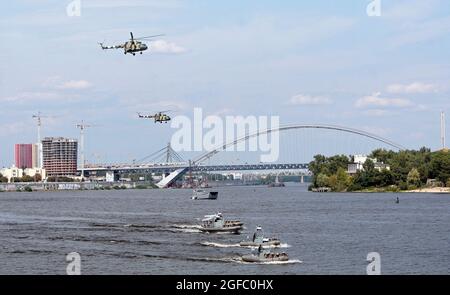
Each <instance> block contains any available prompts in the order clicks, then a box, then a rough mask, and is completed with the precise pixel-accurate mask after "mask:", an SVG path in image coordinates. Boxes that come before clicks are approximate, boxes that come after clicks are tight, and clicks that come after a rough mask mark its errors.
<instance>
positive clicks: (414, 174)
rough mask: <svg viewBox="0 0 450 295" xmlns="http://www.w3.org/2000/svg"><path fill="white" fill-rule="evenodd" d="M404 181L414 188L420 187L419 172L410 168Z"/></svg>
mask: <svg viewBox="0 0 450 295" xmlns="http://www.w3.org/2000/svg"><path fill="white" fill-rule="evenodd" d="M406 181H407V183H408V184H409V185H413V186H415V187H420V185H421V183H420V173H419V171H418V170H417V169H416V168H412V169H411V170H410V171H409V173H408V177H407V180H406Z"/></svg>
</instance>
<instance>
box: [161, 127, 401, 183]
mask: <svg viewBox="0 0 450 295" xmlns="http://www.w3.org/2000/svg"><path fill="white" fill-rule="evenodd" d="M294 129H327V130H335V131H341V132H347V133H352V134H356V135H360V136H363V137H367V138H370V139H373V140H376V141H379V142H382V143H384V144H386V145H389V146H391V147H393V148H395V149H398V150H404V149H405V148H404V147H403V146H402V145H400V144H398V143H395V142H393V141H391V140H389V139H386V138H383V137H381V136H378V135H376V134H373V133H369V132H366V131H363V130H359V129H355V128H349V127H343V126H337V125H320V124H289V125H282V126H279V127H277V128H270V129H266V130H261V131H258V132H255V133H252V134H248V135H245V136H243V137H241V138H238V139H236V140H233V141H231V142H228V143H224V144H221V145H219V146H217V147H216V148H215V149H213V150H211V151H208V152H206V153H205V154H203V155H200V156H199V157H197V158H194V159H193V160H191V161H190V165H189V166H188V167H182V168H179V169H177V170H175V171H173V172H172V173H170V174H169V175H168V176H167V177H165V178H164V179H162V180H161V181H160V182H159V183H157V186H158V187H161V188H162V187H167V186H169V185H170V184H171V183H173V182H174V181H176V180H177V179H178V178H179V177H181V176H182V175H183V174H184V173H186V172H187V171H189V169H191V167H192V166H197V165H199V164H201V163H202V162H204V161H206V160H208V159H210V158H211V157H212V156H214V155H216V154H218V153H220V152H221V151H224V150H225V149H226V148H228V147H230V146H233V145H236V144H238V143H240V142H242V141H246V140H248V139H250V138H253V137H258V136H260V135H263V134H269V133H273V132H281V131H286V130H294Z"/></svg>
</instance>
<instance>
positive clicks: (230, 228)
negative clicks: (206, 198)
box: [200, 212, 244, 234]
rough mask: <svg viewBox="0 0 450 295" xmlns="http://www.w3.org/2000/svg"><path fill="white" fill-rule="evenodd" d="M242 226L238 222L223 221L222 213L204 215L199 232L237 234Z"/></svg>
mask: <svg viewBox="0 0 450 295" xmlns="http://www.w3.org/2000/svg"><path fill="white" fill-rule="evenodd" d="M243 225H244V224H243V223H242V222H241V221H239V220H225V219H224V218H223V215H222V213H220V212H219V213H217V214H214V215H205V218H204V219H202V225H201V227H200V230H201V231H203V232H208V233H218V232H229V233H234V234H239V232H240V231H241V230H242V229H243Z"/></svg>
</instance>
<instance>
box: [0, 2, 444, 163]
mask: <svg viewBox="0 0 450 295" xmlns="http://www.w3.org/2000/svg"><path fill="white" fill-rule="evenodd" d="M70 2H71V1H60V0H58V1H56V0H49V1H46V0H41V1H36V0H18V1H3V2H2V3H1V4H0V6H1V9H0V15H1V20H0V39H1V40H2V41H1V42H0V167H1V166H9V165H10V164H11V163H12V162H13V144H14V143H18V142H33V141H35V139H36V127H35V122H34V121H33V119H32V118H31V116H32V114H33V113H36V112H37V111H38V110H40V111H42V112H43V113H45V114H48V115H53V116H54V117H53V118H49V119H46V120H45V121H44V123H43V124H44V126H43V135H44V136H67V137H75V138H76V137H78V134H79V133H78V130H77V129H76V128H75V124H76V123H77V122H79V121H80V120H82V119H83V120H85V121H87V122H89V123H92V124H97V125H100V126H99V127H96V128H92V129H90V130H88V132H87V137H86V140H87V144H86V155H87V158H88V159H91V160H93V158H95V157H97V158H98V159H99V161H111V162H113V161H117V162H125V161H130V159H133V158H141V157H143V156H145V155H148V154H150V153H151V152H153V151H156V150H158V149H159V148H160V147H161V146H162V145H164V143H165V142H168V141H169V140H170V137H171V134H172V133H173V132H174V131H175V130H174V129H171V128H170V126H159V125H155V124H153V123H151V122H149V121H145V120H138V119H136V112H137V111H149V112H150V111H158V110H164V109H168V108H169V109H174V110H176V113H175V114H174V115H177V114H180V115H181V114H182V115H188V116H190V115H191V114H192V110H193V108H194V107H202V108H203V109H204V113H205V114H220V115H280V116H282V117H281V123H282V124H287V123H326V124H336V125H343V126H348V127H354V128H360V129H364V130H366V131H369V132H372V133H376V134H378V135H381V136H384V137H387V138H390V139H393V140H395V141H397V142H399V143H401V144H403V145H404V146H406V147H408V148H419V147H421V146H428V147H431V148H432V149H437V148H438V147H439V112H440V111H441V110H444V111H446V112H447V113H448V114H450V58H449V54H448V52H450V37H449V36H450V6H449V5H448V2H447V1H438V0H431V1H420V0H417V1H414V0H409V1H406V0H405V1H403V0H390V1H387V0H381V16H379V17H369V16H367V14H366V6H367V4H368V3H369V2H370V1H366V0H353V1H283V2H281V1H261V0H258V1H220V2H219V1H200V0H197V1H177V0H166V1H152V0H150V1H140V0H131V1H123V0H117V1H106V0H81V16H79V17H69V16H67V14H66V5H68V4H69V3H70ZM130 31H133V32H134V34H135V35H136V36H145V35H153V34H161V33H164V34H166V36H165V37H164V38H161V39H156V42H155V43H150V46H151V49H150V51H149V52H145V53H144V54H143V55H142V56H141V55H139V56H135V57H133V56H128V55H127V56H125V55H124V54H123V53H122V52H121V51H120V50H117V51H108V52H105V51H102V50H101V49H100V48H99V46H98V44H97V42H103V41H104V42H105V43H107V44H115V43H120V42H121V41H123V40H125V39H127V38H128V34H129V32H130ZM448 121H450V119H449V120H448ZM447 126H448V124H447ZM447 129H449V130H450V128H449V127H448V128H447Z"/></svg>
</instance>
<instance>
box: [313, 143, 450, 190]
mask: <svg viewBox="0 0 450 295" xmlns="http://www.w3.org/2000/svg"><path fill="white" fill-rule="evenodd" d="M369 158H376V159H377V161H378V162H383V163H385V164H387V165H389V166H390V169H382V170H379V169H376V168H375V165H374V163H373V162H372V161H371V160H367V161H366V162H365V163H364V165H363V168H364V169H363V170H360V171H358V172H357V173H356V174H354V175H351V176H350V175H348V174H347V167H348V164H350V163H351V159H350V157H348V156H346V155H336V156H332V157H325V156H323V155H316V156H315V157H314V160H313V161H311V162H310V163H309V170H310V171H311V172H312V173H313V175H314V176H313V180H312V185H311V187H312V188H314V187H316V188H317V187H329V188H331V189H332V190H333V191H356V190H363V189H369V188H387V189H392V190H407V189H415V188H419V187H422V186H424V185H425V184H426V183H427V180H428V179H436V180H437V181H438V182H440V183H441V184H442V185H446V186H448V187H450V153H449V152H448V150H441V151H437V152H431V151H430V149H428V148H425V147H423V148H421V149H420V150H402V151H398V152H395V151H391V150H384V149H377V150H374V151H373V152H372V153H371V154H370V155H369Z"/></svg>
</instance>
